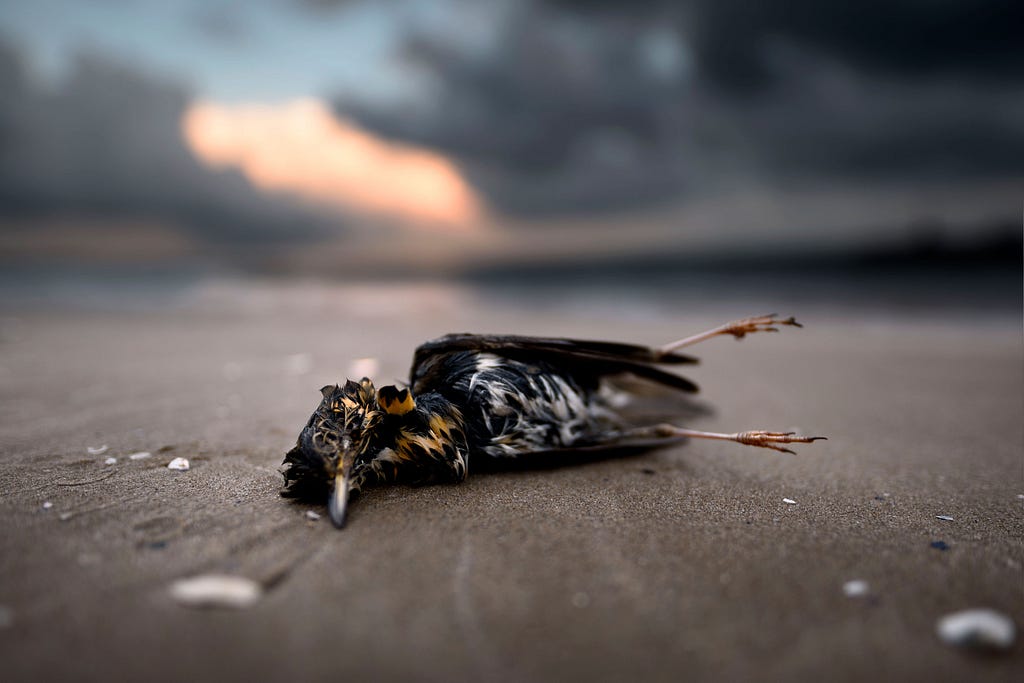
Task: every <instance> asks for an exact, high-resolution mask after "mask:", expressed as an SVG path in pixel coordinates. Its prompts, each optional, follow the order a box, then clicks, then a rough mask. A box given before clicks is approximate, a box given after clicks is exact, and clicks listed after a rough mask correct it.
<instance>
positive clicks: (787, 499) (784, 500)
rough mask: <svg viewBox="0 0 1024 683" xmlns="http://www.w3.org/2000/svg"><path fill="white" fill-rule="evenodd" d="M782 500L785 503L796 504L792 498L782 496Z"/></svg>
mask: <svg viewBox="0 0 1024 683" xmlns="http://www.w3.org/2000/svg"><path fill="white" fill-rule="evenodd" d="M782 502H783V503H785V504H786V505H796V501H795V500H793V499H792V498H783V499H782Z"/></svg>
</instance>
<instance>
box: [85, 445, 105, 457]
mask: <svg viewBox="0 0 1024 683" xmlns="http://www.w3.org/2000/svg"><path fill="white" fill-rule="evenodd" d="M85 450H86V451H87V452H88V453H89V455H103V454H104V453H106V452H107V444H103V445H102V446H96V447H95V448H93V447H92V446H86V447H85Z"/></svg>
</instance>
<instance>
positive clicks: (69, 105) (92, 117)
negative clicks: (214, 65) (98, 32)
mask: <svg viewBox="0 0 1024 683" xmlns="http://www.w3.org/2000/svg"><path fill="white" fill-rule="evenodd" d="M0 87H2V88H3V91H4V93H5V96H4V98H3V99H2V100H0V215H3V216H7V217H8V218H10V217H25V216H37V217H38V216H42V217H45V216H53V215H81V216H110V217H118V218H124V217H136V218H139V219H144V220H149V219H158V220H161V221H163V222H165V223H168V224H172V225H174V226H176V228H177V229H181V230H184V231H186V232H187V233H189V234H190V235H192V236H194V237H198V238H201V239H203V240H205V241H208V242H226V243H238V242H273V241H280V240H295V239H303V238H310V237H313V236H315V235H317V234H323V233H327V232H330V231H332V230H336V229H337V223H338V222H339V221H337V220H336V219H334V218H328V217H327V216H326V215H324V214H319V213H317V212H315V211H313V210H309V209H306V208H303V207H300V206H298V205H296V204H295V203H293V202H290V201H287V200H285V199H283V198H279V197H273V196H266V195H264V194H262V193H260V192H259V191H257V190H256V189H254V188H253V187H252V185H251V184H250V183H249V182H248V181H247V180H246V179H245V178H244V177H242V176H241V175H240V174H238V173H236V172H215V171H212V170H210V169H208V168H207V167H205V166H204V165H202V164H201V163H200V162H199V161H198V160H197V159H195V157H194V156H193V155H192V153H191V151H190V150H189V149H188V148H187V147H186V145H185V144H184V142H183V140H182V139H181V134H180V123H179V122H180V118H181V116H182V114H183V113H184V111H185V109H186V107H187V105H188V102H189V96H188V92H187V91H186V90H185V89H184V88H182V87H180V86H178V85H175V84H173V83H170V82H167V81H164V80H161V79H159V78H156V77H154V76H151V75H148V74H145V73H143V72H141V71H139V70H137V69H134V68H132V67H129V66H126V65H124V64H120V63H117V62H114V61H111V60H109V59H104V58H102V57H98V56H96V55H92V54H82V55H79V56H78V57H77V59H76V60H75V61H74V62H73V64H72V65H71V67H70V72H69V73H68V74H67V76H66V78H64V79H62V80H61V81H60V82H59V83H57V84H55V85H53V86H52V87H51V86H49V85H43V84H40V83H37V82H35V81H33V80H32V79H31V78H30V76H29V73H28V71H27V69H26V68H25V66H24V65H23V64H22V62H21V61H20V57H19V54H18V52H17V51H16V50H15V49H14V48H13V46H12V45H10V44H8V43H4V42H2V41H0Z"/></svg>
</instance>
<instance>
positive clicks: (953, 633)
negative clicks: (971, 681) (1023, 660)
mask: <svg viewBox="0 0 1024 683" xmlns="http://www.w3.org/2000/svg"><path fill="white" fill-rule="evenodd" d="M935 630H936V632H937V633H938V634H939V638H941V639H942V640H943V642H945V643H947V644H948V645H959V646H961V647H972V648H977V649H993V650H1005V649H1008V648H1009V647H1011V646H1012V645H1013V641H1014V640H1015V639H1016V637H1017V629H1016V627H1015V626H1014V624H1013V620H1012V619H1010V617H1008V616H1006V615H1005V614H1000V613H999V612H996V611H995V610H993V609H969V610H964V611H963V612H954V613H953V614H947V615H946V616H944V617H942V618H941V619H939V623H938V624H937V625H936V628H935Z"/></svg>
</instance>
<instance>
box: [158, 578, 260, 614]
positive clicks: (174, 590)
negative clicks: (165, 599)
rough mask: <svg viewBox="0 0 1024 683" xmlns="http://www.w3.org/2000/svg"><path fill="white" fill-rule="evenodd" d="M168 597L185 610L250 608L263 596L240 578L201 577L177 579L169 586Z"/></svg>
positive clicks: (248, 581)
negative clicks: (191, 608)
mask: <svg viewBox="0 0 1024 683" xmlns="http://www.w3.org/2000/svg"><path fill="white" fill-rule="evenodd" d="M170 591H171V597H172V598H174V600H175V601H177V602H178V604H180V605H184V606H186V607H227V608H231V609H245V608H246V607H252V606H253V605H255V604H256V603H257V602H258V601H259V599H260V598H261V597H262V596H263V588H262V587H261V586H260V585H259V584H258V583H256V582H255V581H253V580H251V579H247V578H245V577H243V576H229V575H225V574H204V575H202V576H193V577H192V578H189V579H179V580H177V581H175V582H174V583H172V584H171V588H170Z"/></svg>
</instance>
